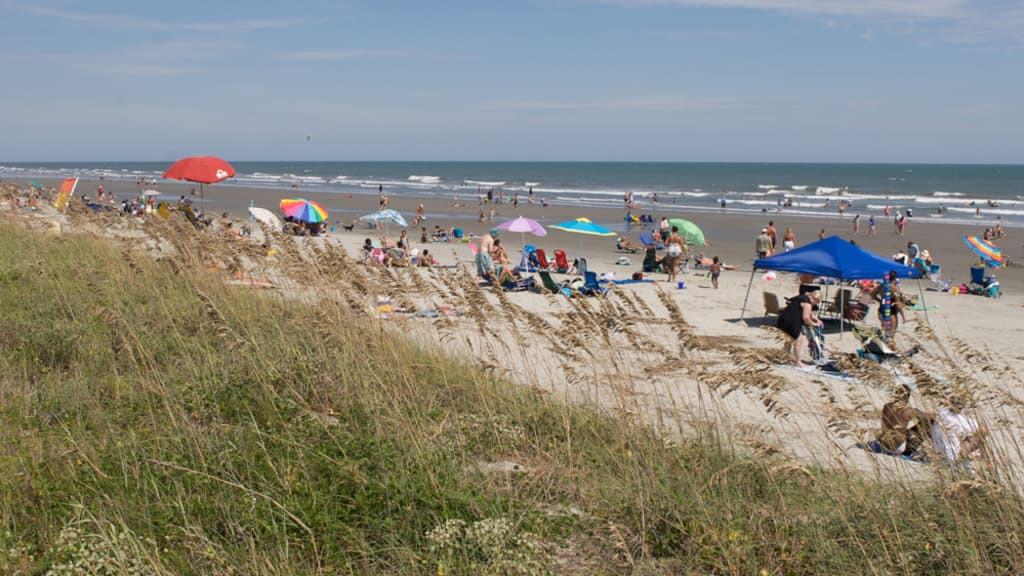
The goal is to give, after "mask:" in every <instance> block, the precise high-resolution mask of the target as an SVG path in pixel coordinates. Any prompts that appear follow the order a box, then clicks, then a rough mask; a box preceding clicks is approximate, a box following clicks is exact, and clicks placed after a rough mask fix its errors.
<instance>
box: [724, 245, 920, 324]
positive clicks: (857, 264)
mask: <svg viewBox="0 0 1024 576" xmlns="http://www.w3.org/2000/svg"><path fill="white" fill-rule="evenodd" d="M758 270H776V271H779V272H796V273H799V274H811V275H813V276H828V277H829V278H836V279H839V280H878V279H880V278H882V277H883V276H885V275H887V274H888V273H889V272H896V275H897V276H898V277H900V278H918V279H920V277H921V274H920V272H919V271H918V270H917V269H916V268H911V267H910V266H904V265H902V264H897V263H896V262H894V261H892V260H890V259H888V258H885V257H883V256H879V255H877V254H874V253H872V252H868V251H867V250H864V249H863V248H860V247H858V246H854V245H853V244H851V243H850V242H849V241H848V240H843V239H842V238H840V237H839V236H832V237H829V238H825V239H824V240H818V241H817V242H812V243H811V244H807V245H805V246H801V247H799V248H796V249H794V250H790V251H789V252H783V253H781V254H776V255H775V256H769V257H767V258H758V259H757V260H755V261H754V269H753V270H751V271H750V282H748V283H747V294H746V296H744V297H743V310H742V311H741V312H740V318H742V317H743V314H744V313H745V312H746V311H747V299H748V298H749V297H750V288H751V286H752V285H753V283H754V282H753V281H754V274H756V273H757V271H758ZM917 286H918V291H920V292H921V302H922V304H923V303H924V292H923V291H922V290H921V283H920V281H918V284H917ZM841 305H842V303H841ZM927 317H928V312H927V310H926V311H925V318H926V319H927ZM839 318H840V330H842V319H843V315H842V312H841V311H840V314H839Z"/></svg>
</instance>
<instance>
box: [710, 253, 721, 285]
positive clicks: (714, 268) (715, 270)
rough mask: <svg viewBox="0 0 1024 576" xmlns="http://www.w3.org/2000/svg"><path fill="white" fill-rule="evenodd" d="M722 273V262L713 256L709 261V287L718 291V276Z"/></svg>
mask: <svg viewBox="0 0 1024 576" xmlns="http://www.w3.org/2000/svg"><path fill="white" fill-rule="evenodd" d="M721 273H722V261H721V260H719V259H718V256H715V257H714V258H712V259H711V286H712V287H714V289H715V290H718V276H719V274H721Z"/></svg>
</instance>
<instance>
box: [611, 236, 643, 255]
mask: <svg viewBox="0 0 1024 576" xmlns="http://www.w3.org/2000/svg"><path fill="white" fill-rule="evenodd" d="M615 249H616V250H621V251H623V252H629V253H630V254H636V253H637V250H638V248H637V247H636V246H633V244H631V243H630V241H629V240H628V239H626V238H623V237H622V236H619V238H618V240H616V241H615Z"/></svg>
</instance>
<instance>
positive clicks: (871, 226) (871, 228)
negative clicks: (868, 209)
mask: <svg viewBox="0 0 1024 576" xmlns="http://www.w3.org/2000/svg"><path fill="white" fill-rule="evenodd" d="M868 236H870V237H871V238H878V230H875V215H874V214H872V215H871V216H868Z"/></svg>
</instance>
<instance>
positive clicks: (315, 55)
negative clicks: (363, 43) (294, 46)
mask: <svg viewBox="0 0 1024 576" xmlns="http://www.w3.org/2000/svg"><path fill="white" fill-rule="evenodd" d="M409 56H411V53H410V52H409V51H407V50H367V49H353V50H307V51H299V52H282V53H281V54H278V56H277V57H278V58H279V59H281V60H312V61H317V60H320V61H330V60H365V59H368V58H408V57H409Z"/></svg>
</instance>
